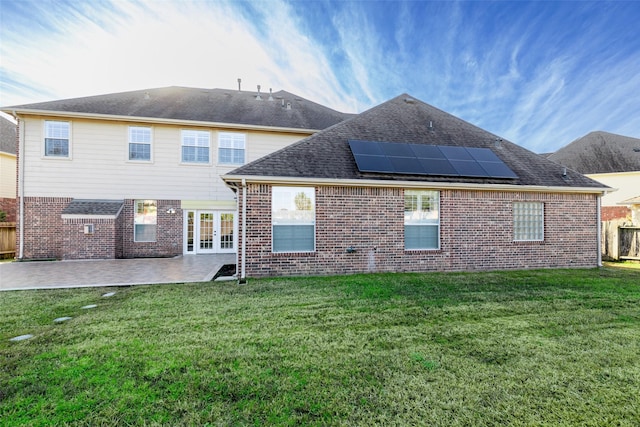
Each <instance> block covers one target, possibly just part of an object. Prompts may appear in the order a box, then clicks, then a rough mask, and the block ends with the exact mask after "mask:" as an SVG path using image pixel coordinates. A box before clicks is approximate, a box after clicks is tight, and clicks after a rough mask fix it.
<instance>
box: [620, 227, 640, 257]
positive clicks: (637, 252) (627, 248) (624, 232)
mask: <svg viewBox="0 0 640 427" xmlns="http://www.w3.org/2000/svg"><path fill="white" fill-rule="evenodd" d="M618 242H619V243H618V253H619V257H620V259H635V260H640V227H620V229H619V230H618Z"/></svg>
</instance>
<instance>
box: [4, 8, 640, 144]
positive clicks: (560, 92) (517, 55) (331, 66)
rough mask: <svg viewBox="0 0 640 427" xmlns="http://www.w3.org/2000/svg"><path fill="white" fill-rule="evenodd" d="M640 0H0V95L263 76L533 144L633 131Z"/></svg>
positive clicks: (639, 111)
mask: <svg viewBox="0 0 640 427" xmlns="http://www.w3.org/2000/svg"><path fill="white" fill-rule="evenodd" d="M639 22H640V2H622V1H599V2H583V1H572V2H569V1H562V2H561V1H556V2H526V1H518V2H502V1H501V2H488V1H467V2H449V1H439V2H426V1H281V0H270V1H256V2H239V1H234V2H224V1H215V2H213V1H194V2H186V1H170V0H142V1H122V0H118V1H106V0H103V1H98V0H94V1H45V0H38V1H9V0H0V105H3V106H7V105H15V104H23V103H31V102H39V101H46V100H53V99H63V98H73V97H79V96H87V95H97V94H103V93H112V92H120V91H127V90H137V89H146V88H153V87H163V86H190V87H203V88H213V87H218V88H237V78H239V77H240V78H242V88H243V89H244V90H255V88H256V85H258V84H259V85H261V87H262V91H268V88H273V90H274V91H276V90H280V89H284V90H287V91H290V92H294V93H296V94H298V95H300V96H303V97H305V98H308V99H310V100H313V101H316V102H319V103H321V104H325V105H328V106H330V107H332V108H335V109H337V110H341V111H345V112H361V111H364V110H366V109H368V108H370V107H372V106H374V105H376V104H379V103H381V102H383V101H385V100H387V99H389V98H392V97H394V96H396V95H399V94H401V93H405V92H406V93H409V94H411V95H412V96H414V97H416V98H418V99H420V100H422V101H424V102H426V103H428V104H431V105H433V106H435V107H437V108H440V109H442V110H444V111H447V112H449V113H451V114H454V115H456V116H458V117H461V118H462V119H464V120H467V121H469V122H471V123H473V124H475V125H477V126H480V127H482V128H484V129H486V130H488V131H491V132H493V133H495V134H498V135H500V136H502V137H504V138H506V139H508V140H510V141H513V142H515V143H517V144H520V145H522V146H524V147H526V148H529V149H530V150H533V151H535V152H548V151H555V150H557V149H558V148H560V147H562V146H563V145H566V144H568V143H569V142H571V141H573V140H574V139H577V138H579V137H581V136H583V135H585V134H587V133H589V132H591V131H594V130H604V131H608V132H613V133H618V134H622V135H626V136H632V137H636V138H640V24H639Z"/></svg>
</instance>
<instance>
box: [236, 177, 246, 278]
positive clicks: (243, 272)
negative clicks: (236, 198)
mask: <svg viewBox="0 0 640 427" xmlns="http://www.w3.org/2000/svg"><path fill="white" fill-rule="evenodd" d="M241 253H242V262H241V268H240V279H239V280H238V283H240V284H244V283H247V278H246V274H247V270H246V265H247V263H246V261H245V259H246V257H247V180H246V179H244V178H242V251H241Z"/></svg>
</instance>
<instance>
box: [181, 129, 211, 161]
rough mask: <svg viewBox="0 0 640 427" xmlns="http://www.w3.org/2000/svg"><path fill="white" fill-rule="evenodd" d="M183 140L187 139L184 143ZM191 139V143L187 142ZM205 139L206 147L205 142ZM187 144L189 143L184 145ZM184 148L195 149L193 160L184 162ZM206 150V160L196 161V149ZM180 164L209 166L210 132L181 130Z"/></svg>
mask: <svg viewBox="0 0 640 427" xmlns="http://www.w3.org/2000/svg"><path fill="white" fill-rule="evenodd" d="M185 139H187V140H186V141H185ZM190 139H193V141H189V140H190ZM205 139H206V145H205V141H204V140H205ZM186 142H189V143H186ZM186 147H194V148H195V154H196V156H195V160H185V158H184V149H185V148H186ZM201 148H206V149H207V160H206V161H205V160H198V149H201ZM180 162H181V163H186V164H190V165H210V164H211V132H209V131H207V130H193V129H183V130H182V131H181V132H180Z"/></svg>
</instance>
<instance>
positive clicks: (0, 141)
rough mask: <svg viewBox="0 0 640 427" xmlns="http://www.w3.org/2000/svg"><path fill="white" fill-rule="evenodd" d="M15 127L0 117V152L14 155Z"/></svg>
mask: <svg viewBox="0 0 640 427" xmlns="http://www.w3.org/2000/svg"><path fill="white" fill-rule="evenodd" d="M16 135H17V126H16V125H15V123H13V122H12V121H10V120H7V119H6V118H4V117H1V116H0V151H2V152H4V153H9V154H16V143H17V142H16V141H17V139H16Z"/></svg>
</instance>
